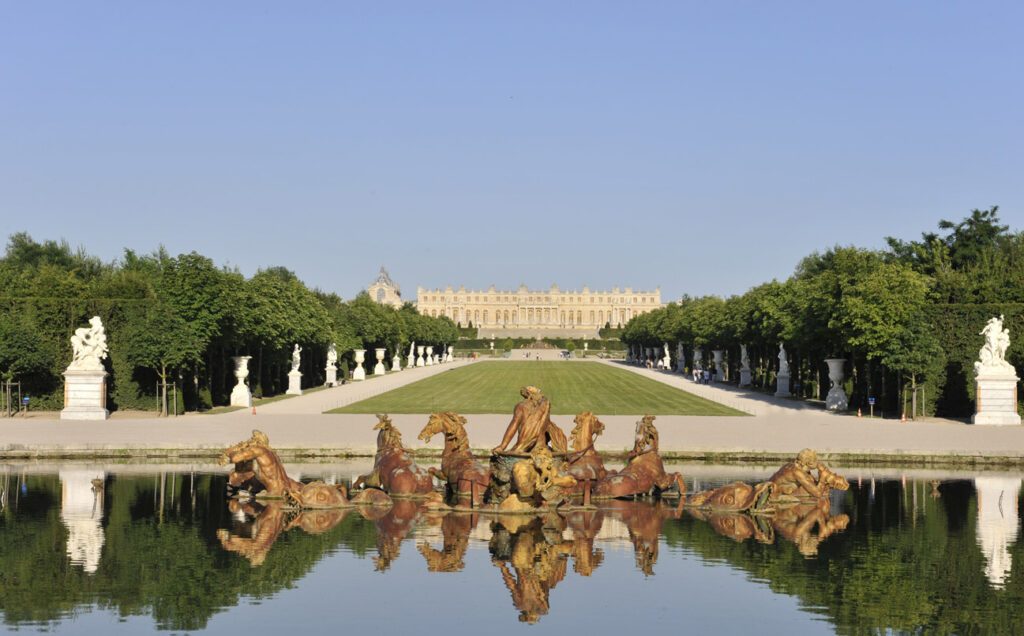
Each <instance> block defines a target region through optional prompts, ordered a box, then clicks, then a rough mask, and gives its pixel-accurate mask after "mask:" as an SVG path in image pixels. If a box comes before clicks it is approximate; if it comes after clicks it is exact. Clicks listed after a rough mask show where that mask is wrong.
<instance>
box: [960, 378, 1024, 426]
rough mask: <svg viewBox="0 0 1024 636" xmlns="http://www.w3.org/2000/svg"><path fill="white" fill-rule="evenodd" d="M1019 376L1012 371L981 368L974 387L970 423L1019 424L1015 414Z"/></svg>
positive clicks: (985, 424)
mask: <svg viewBox="0 0 1024 636" xmlns="http://www.w3.org/2000/svg"><path fill="white" fill-rule="evenodd" d="M1018 381H1020V378H1018V377H1017V374H1016V373H1014V372H1012V371H1003V372H1000V371H989V370H988V369H983V370H982V372H981V373H979V374H978V375H977V379H976V380H975V387H976V389H977V395H976V396H975V405H976V407H975V413H974V417H972V418H971V424H978V425H984V426H1019V425H1020V415H1018V414H1017V382H1018Z"/></svg>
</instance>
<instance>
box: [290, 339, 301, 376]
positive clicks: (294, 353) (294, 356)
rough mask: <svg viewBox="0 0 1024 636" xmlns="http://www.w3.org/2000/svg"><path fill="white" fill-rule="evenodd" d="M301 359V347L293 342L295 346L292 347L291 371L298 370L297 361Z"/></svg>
mask: <svg viewBox="0 0 1024 636" xmlns="http://www.w3.org/2000/svg"><path fill="white" fill-rule="evenodd" d="M301 359H302V347H300V346H299V345H298V343H296V344H295V348H294V349H292V371H298V370H299V362H300V361H301Z"/></svg>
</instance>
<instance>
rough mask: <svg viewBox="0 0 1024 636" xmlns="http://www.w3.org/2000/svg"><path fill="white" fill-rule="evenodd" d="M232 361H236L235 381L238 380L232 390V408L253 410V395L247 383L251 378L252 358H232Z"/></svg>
mask: <svg viewBox="0 0 1024 636" xmlns="http://www.w3.org/2000/svg"><path fill="white" fill-rule="evenodd" d="M231 359H232V360H234V361H235V379H236V380H238V384H236V385H235V387H234V388H233V389H231V406H244V407H245V408H247V409H248V408H252V393H251V392H250V391H249V386H248V384H247V383H246V381H245V380H246V378H248V377H249V360H252V356H231Z"/></svg>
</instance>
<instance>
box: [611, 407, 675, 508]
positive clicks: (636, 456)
mask: <svg viewBox="0 0 1024 636" xmlns="http://www.w3.org/2000/svg"><path fill="white" fill-rule="evenodd" d="M673 485H675V486H677V487H678V488H679V494H683V493H685V492H686V485H685V484H684V483H683V476H682V475H680V474H679V473H666V472H665V464H664V463H663V462H662V461H661V455H659V454H658V429H656V428H655V427H654V416H653V415H645V416H644V417H643V419H641V420H640V421H638V422H637V423H636V439H635V442H634V444H633V450H632V451H630V452H629V455H628V460H627V462H626V466H625V467H624V468H623V469H622V470H620V471H618V472H615V471H609V472H608V474H607V475H606V476H605V477H604V479H602V480H601V481H599V482H598V483H597V488H596V489H595V492H594V496H595V497H601V498H617V497H631V496H636V495H645V494H648V493H650V494H655V495H657V494H660V493H662V492H664V491H666V490H668V489H669V488H671V487H672V486H673Z"/></svg>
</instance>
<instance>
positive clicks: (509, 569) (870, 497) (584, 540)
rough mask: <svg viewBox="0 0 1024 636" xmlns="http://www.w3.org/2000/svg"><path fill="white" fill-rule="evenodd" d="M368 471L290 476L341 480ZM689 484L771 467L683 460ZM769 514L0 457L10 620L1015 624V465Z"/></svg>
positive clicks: (259, 625) (72, 623) (315, 628)
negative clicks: (295, 488) (504, 513)
mask: <svg viewBox="0 0 1024 636" xmlns="http://www.w3.org/2000/svg"><path fill="white" fill-rule="evenodd" d="M367 467H368V465H367V464H366V463H365V462H359V461H357V462H350V463H344V464H325V465H294V466H292V465H290V466H289V467H288V468H289V472H290V473H291V474H293V475H294V474H301V475H302V478H303V479H312V478H322V479H327V480H332V481H347V480H349V479H350V478H351V477H352V476H353V475H355V474H357V473H359V472H361V471H364V470H365V469H366V468H367ZM672 470H682V472H683V473H684V475H686V476H687V479H688V481H689V482H691V483H695V484H696V485H697V486H699V487H702V488H703V487H708V486H714V485H717V484H720V483H725V482H726V481H731V480H732V479H744V480H748V481H758V480H761V479H764V478H765V477H767V475H768V474H770V472H771V470H772V467H736V466H725V467H714V466H706V465H683V466H679V467H677V468H672ZM838 472H840V473H843V474H845V475H846V476H847V477H848V478H849V479H850V482H851V488H850V490H849V491H847V492H845V493H833V497H832V500H831V502H830V505H829V506H826V507H825V509H824V510H823V509H811V508H808V509H804V510H797V511H793V512H791V513H789V514H787V515H777V516H776V517H773V518H769V519H760V520H759V519H754V518H752V517H747V516H732V517H712V518H707V517H706V516H704V515H694V514H692V513H689V512H687V511H684V510H682V509H681V508H679V507H678V506H676V505H675V504H674V503H671V502H664V503H657V502H647V501H636V502H634V501H614V502H607V503H603V504H601V508H600V509H599V510H598V511H594V512H587V513H573V514H568V515H565V516H564V517H560V516H557V515H553V516H549V517H546V518H522V517H513V518H502V519H496V518H494V517H489V516H486V515H469V514H447V515H445V514H439V513H432V512H427V511H423V510H421V509H419V507H418V506H417V505H416V504H415V503H412V502H408V501H406V502H397V504H396V505H395V507H394V508H392V509H391V510H389V511H383V510H379V509H364V510H360V509H352V510H345V511H326V512H316V513H305V514H302V515H296V514H294V513H290V512H288V511H285V510H282V509H280V508H279V507H277V506H275V505H269V506H258V505H252V506H249V505H244V506H241V505H238V504H237V503H232V502H229V501H228V500H227V499H226V497H225V487H226V483H225V477H224V475H223V473H222V472H221V471H220V470H218V469H216V468H215V467H212V466H194V467H189V466H180V465H179V466H156V465H153V466H145V465H141V466H140V465H121V466H117V465H114V466H101V465H89V464H81V463H77V464H75V463H69V464H62V465H48V466H47V465H31V464H22V465H6V466H0V489H2V493H0V499H2V504H3V510H2V513H0V618H2V625H3V626H4V628H6V629H8V630H14V629H19V630H27V631H31V630H56V631H60V632H61V633H86V634H101V633H102V634H106V633H139V632H144V631H160V630H171V631H176V632H181V631H200V630H203V631H204V632H206V633H214V634H217V633H231V634H237V633H245V632H246V631H248V630H254V631H255V632H256V633H267V632H268V631H273V630H281V631H294V630H295V629H299V628H301V629H303V630H306V631H310V632H311V633H319V632H326V631H335V630H342V629H344V630H353V629H382V628H385V627H386V628H387V629H388V630H389V631H390V630H393V629H409V630H412V629H415V630H428V631H436V630H437V629H440V628H443V627H446V628H454V629H457V630H458V631H459V632H460V633H462V632H465V631H468V630H488V631H489V632H498V633H525V631H526V630H529V632H530V633H538V632H541V633H563V634H564V633H567V632H566V630H572V631H575V630H586V631H590V630H593V631H594V632H595V633H608V632H610V631H613V630H616V631H618V630H630V629H637V628H640V629H646V630H649V631H650V632H651V633H661V632H668V631H670V630H671V631H674V632H677V631H680V630H684V629H685V630H698V631H701V632H704V631H710V630H715V631H723V632H728V633H737V632H750V633H754V632H756V633H763V634H768V633H779V632H783V631H787V632H792V631H793V630H798V633H832V632H839V633H863V632H865V631H878V630H891V631H897V632H899V631H924V632H929V633H933V632H939V633H951V632H958V633H972V632H973V633H1024V612H1021V610H1020V608H1021V607H1022V601H1024V577H1022V576H1021V573H1020V567H1021V565H1020V563H1021V558H1022V557H1024V554H1022V550H1024V546H1022V545H1021V543H1022V542H1021V541H1020V540H1019V539H1018V534H1019V531H1018V529H1019V525H1020V512H1019V511H1020V509H1021V508H1020V503H1021V502H1020V499H1021V494H1020V486H1021V474H1020V473H985V474H978V475H975V474H972V473H964V472H960V473H952V472H940V471H902V472H901V471H897V470H879V469H873V470H869V469H861V468H842V469H838Z"/></svg>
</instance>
